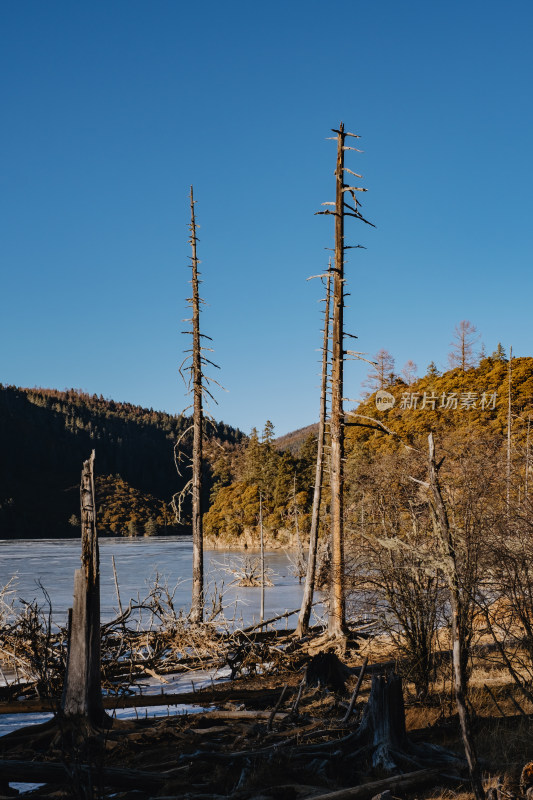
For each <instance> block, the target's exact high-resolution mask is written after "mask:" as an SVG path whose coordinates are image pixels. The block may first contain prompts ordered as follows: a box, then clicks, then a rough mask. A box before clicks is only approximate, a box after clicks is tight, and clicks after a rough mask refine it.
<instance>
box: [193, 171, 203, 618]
mask: <svg viewBox="0 0 533 800" xmlns="http://www.w3.org/2000/svg"><path fill="white" fill-rule="evenodd" d="M196 241H197V240H196V220H195V215H194V198H193V189H192V186H191V246H192V281H191V283H192V384H193V445H192V548H193V549H192V600H191V621H192V622H202V620H203V616H204V553H203V524H202V509H201V497H202V455H203V453H202V444H203V443H202V427H203V411H202V392H203V387H202V360H201V347H200V295H199V291H198V258H197V255H196Z"/></svg>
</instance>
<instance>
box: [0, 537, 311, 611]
mask: <svg viewBox="0 0 533 800" xmlns="http://www.w3.org/2000/svg"><path fill="white" fill-rule="evenodd" d="M80 552H81V543H80V539H79V538H77V539H45V540H43V539H31V540H27V539H26V540H17V541H14V540H0V588H1V587H3V586H5V585H6V584H7V583H8V581H9V580H10V579H11V578H12V577H13V576H14V581H13V583H12V585H11V586H10V589H12V590H13V594H12V595H11V597H14V598H16V600H17V603H19V602H20V600H25V601H27V602H30V601H33V600H37V602H38V603H39V604H40V605H41V604H44V602H45V597H44V594H43V592H42V590H41V588H40V586H39V583H41V584H42V586H43V587H44V589H46V591H47V592H48V594H49V595H50V599H51V602H52V608H53V617H54V621H55V622H56V624H59V625H64V624H66V620H67V613H68V609H69V608H70V606H71V605H72V594H73V586H74V570H76V569H78V568H79V566H80ZM243 555H246V557H252V558H256V557H257V558H258V557H259V554H258V553H249V552H247V551H242V550H239V551H233V550H207V551H205V576H206V596H207V604H209V598H210V595H212V594H213V591H214V589H215V585H216V587H217V589H218V591H221V590H222V594H223V605H224V607H225V616H226V617H227V618H229V619H233V618H235V621H236V624H238V625H241V624H244V625H250V624H252V623H253V622H256V621H258V619H259V608H260V591H261V590H260V589H259V588H242V587H239V586H236V585H230V584H231V582H232V580H234V576H233V575H232V574H231V569H232V568H233V567H238V566H239V564H240V563H242V558H243ZM112 556H114V559H115V566H116V570H117V575H118V582H119V588H120V596H121V601H122V606H123V607H124V608H125V607H126V606H127V604H128V602H129V600H130V598H131V599H134V600H137V599H138V597H140V598H141V599H143V598H144V597H145V596H146V595H147V594H148V591H149V586H150V583H153V582H154V580H155V578H156V576H159V580H160V581H163V582H166V583H167V584H168V586H169V587H170V588H171V589H172V590H174V588H175V587H176V588H175V600H174V603H175V606H176V608H181V609H183V610H184V611H187V610H188V608H189V606H190V599H191V578H190V576H191V570H192V538H191V537H186V536H185V537H184V536H172V537H171V536H154V537H149V538H146V537H143V538H134V539H132V538H102V539H100V571H101V590H100V591H101V610H102V620H103V621H106V620H109V619H112V618H113V617H114V616H115V615H116V613H117V610H118V603H117V596H116V591H115V582H114V578H113V568H112V559H111V557H112ZM265 564H266V567H267V568H268V569H269V570H271V574H270V578H271V580H272V581H273V583H274V586H273V587H266V588H265V619H268V618H269V617H273V616H275V615H276V614H281V613H283V612H284V611H292V610H294V609H296V608H298V607H299V606H300V603H301V598H302V591H303V586H301V585H299V584H298V580H297V579H296V578H295V577H294V575H293V573H292V564H291V559H290V555H289V554H288V553H286V552H284V551H282V550H274V551H269V552H266V553H265ZM295 621H296V618H295V617H292V618H291V620H290V623H291V624H292V625H294V624H295Z"/></svg>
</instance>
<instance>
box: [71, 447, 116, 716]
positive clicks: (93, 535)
mask: <svg viewBox="0 0 533 800" xmlns="http://www.w3.org/2000/svg"><path fill="white" fill-rule="evenodd" d="M80 504H81V564H82V566H81V569H78V570H76V572H75V573H74V601H73V607H72V609H71V610H70V612H69V638H68V655H67V669H66V674H65V682H64V685H63V697H62V701H61V711H62V716H63V717H65V718H67V719H69V718H70V719H74V720H77V721H81V720H83V721H84V722H85V723H86V724H88V725H89V726H93V725H94V726H100V725H102V724H103V723H104V722H105V721H106V720H107V715H106V713H105V711H104V707H103V703H102V690H101V678H100V669H101V663H100V558H99V552H98V534H97V532H96V509H95V491H94V450H93V451H92V453H91V457H90V458H89V459H88V460H87V461H85V462H84V464H83V470H82V475H81V486H80Z"/></svg>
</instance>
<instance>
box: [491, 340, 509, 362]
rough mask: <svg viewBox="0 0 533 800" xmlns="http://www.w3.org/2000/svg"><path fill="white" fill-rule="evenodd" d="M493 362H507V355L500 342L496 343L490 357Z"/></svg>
mask: <svg viewBox="0 0 533 800" xmlns="http://www.w3.org/2000/svg"><path fill="white" fill-rule="evenodd" d="M491 358H492V360H493V361H507V354H506V352H505V350H504V347H503V345H502V343H501V342H498V347H497V348H496V350H495V351H494V352H493V354H492V355H491Z"/></svg>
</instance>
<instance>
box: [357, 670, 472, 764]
mask: <svg viewBox="0 0 533 800" xmlns="http://www.w3.org/2000/svg"><path fill="white" fill-rule="evenodd" d="M354 740H355V741H354V743H355V745H356V747H359V748H361V749H365V750H367V751H369V752H370V753H371V760H372V766H373V767H375V768H377V769H379V770H382V771H384V772H386V773H394V772H401V771H405V770H407V771H409V770H417V769H419V770H420V769H424V768H426V767H435V766H437V765H441V764H442V765H444V764H445V765H451V766H455V767H461V766H462V765H463V763H464V762H463V761H462V759H461V758H459V757H458V756H457V755H455V753H452V752H450V751H449V750H445V749H444V748H442V747H439V746H437V745H433V744H427V743H424V744H414V743H413V742H411V740H410V739H409V737H408V735H407V731H406V728H405V706H404V702H403V692H402V679H401V677H400V676H399V675H396V674H395V673H390V674H388V675H375V676H374V677H373V678H372V688H371V690H370V696H369V698H368V702H367V705H366V707H365V710H364V712H363V717H362V719H361V723H360V725H359V727H358V729H357V731H356V732H355V735H354Z"/></svg>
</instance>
